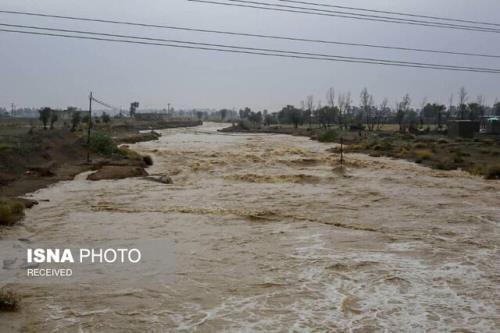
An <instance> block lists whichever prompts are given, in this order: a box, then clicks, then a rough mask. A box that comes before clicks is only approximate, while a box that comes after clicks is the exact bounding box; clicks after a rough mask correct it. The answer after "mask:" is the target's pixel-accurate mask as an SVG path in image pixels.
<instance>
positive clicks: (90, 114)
mask: <svg viewBox="0 0 500 333" xmlns="http://www.w3.org/2000/svg"><path fill="white" fill-rule="evenodd" d="M92 99H93V97H92V91H91V92H90V95H89V126H88V129H87V163H90V129H91V128H92Z"/></svg>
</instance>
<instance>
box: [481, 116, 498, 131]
mask: <svg viewBox="0 0 500 333" xmlns="http://www.w3.org/2000/svg"><path fill="white" fill-rule="evenodd" d="M479 131H480V133H481V134H500V117H499V116H486V117H481V123H480V129H479Z"/></svg>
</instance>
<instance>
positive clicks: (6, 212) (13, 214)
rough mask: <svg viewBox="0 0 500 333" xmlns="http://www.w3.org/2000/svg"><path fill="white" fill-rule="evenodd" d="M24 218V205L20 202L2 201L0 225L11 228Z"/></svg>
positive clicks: (0, 200) (0, 203) (0, 205)
mask: <svg viewBox="0 0 500 333" xmlns="http://www.w3.org/2000/svg"><path fill="white" fill-rule="evenodd" d="M23 216H24V205H23V204H22V203H21V202H19V201H11V200H5V199H0V225H5V226H11V225H13V224H14V223H16V222H17V221H18V220H20V219H21V218H22V217H23Z"/></svg>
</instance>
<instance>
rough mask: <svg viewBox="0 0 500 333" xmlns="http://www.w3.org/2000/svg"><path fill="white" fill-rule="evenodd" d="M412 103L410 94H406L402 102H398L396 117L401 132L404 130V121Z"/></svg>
mask: <svg viewBox="0 0 500 333" xmlns="http://www.w3.org/2000/svg"><path fill="white" fill-rule="evenodd" d="M410 105H411V99H410V95H409V94H406V95H405V96H404V97H403V100H402V101H401V102H399V103H396V109H397V113H396V119H397V121H398V124H399V131H400V132H403V121H404V119H405V117H406V115H407V114H408V111H409V110H410Z"/></svg>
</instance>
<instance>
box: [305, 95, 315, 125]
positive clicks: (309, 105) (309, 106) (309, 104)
mask: <svg viewBox="0 0 500 333" xmlns="http://www.w3.org/2000/svg"><path fill="white" fill-rule="evenodd" d="M313 111H314V96H313V95H309V96H307V99H306V113H307V117H308V118H309V128H311V127H312V116H313Z"/></svg>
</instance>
